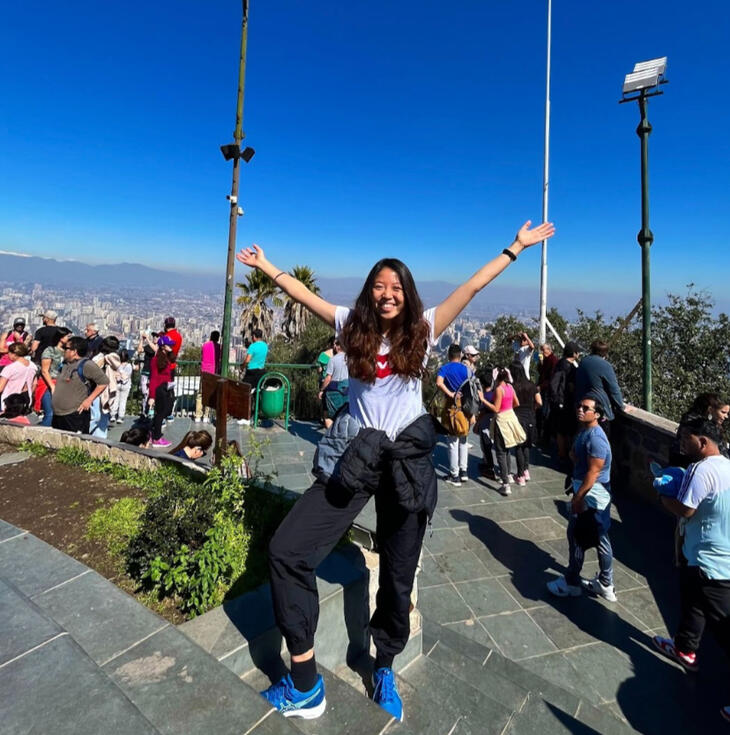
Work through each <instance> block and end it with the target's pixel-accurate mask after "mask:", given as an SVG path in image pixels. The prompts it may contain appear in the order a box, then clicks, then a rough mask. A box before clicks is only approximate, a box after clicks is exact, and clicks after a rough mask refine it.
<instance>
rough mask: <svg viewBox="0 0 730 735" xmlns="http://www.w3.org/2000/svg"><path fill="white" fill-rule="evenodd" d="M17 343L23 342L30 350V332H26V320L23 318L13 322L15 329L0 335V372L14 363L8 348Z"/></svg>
mask: <svg viewBox="0 0 730 735" xmlns="http://www.w3.org/2000/svg"><path fill="white" fill-rule="evenodd" d="M15 342H22V343H23V344H24V345H25V346H26V347H28V348H30V332H26V331H25V319H23V318H22V317H18V318H17V319H16V320H15V321H14V322H13V328H12V329H11V330H10V331H9V332H8V333H7V334H2V335H0V372H2V369H3V368H4V367H5V366H6V365H9V364H10V363H11V362H12V360H11V359H10V357H9V356H8V347H10V345H12V344H14V343H15Z"/></svg>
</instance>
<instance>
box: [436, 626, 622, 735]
mask: <svg viewBox="0 0 730 735" xmlns="http://www.w3.org/2000/svg"><path fill="white" fill-rule="evenodd" d="M423 643H424V651H425V652H426V653H427V656H428V657H429V658H431V659H433V660H434V661H436V663H438V664H439V665H440V666H441V667H442V668H444V669H445V670H446V671H448V672H449V674H451V675H452V676H453V677H455V678H457V679H459V680H462V681H465V682H467V683H469V684H470V685H471V686H472V687H474V688H475V689H478V690H479V691H480V692H482V694H483V695H485V696H488V697H492V698H493V699H496V701H498V702H501V703H502V704H504V705H505V706H508V707H511V708H512V709H513V710H514V711H515V713H516V714H515V717H517V714H518V713H520V712H522V711H523V710H524V709H525V706H527V705H528V703H529V702H530V701H532V702H534V701H535V700H536V699H539V700H540V701H542V702H543V705H538V704H534V703H533V704H530V705H529V706H530V707H535V708H536V709H537V713H536V717H537V715H540V716H543V715H544V714H545V712H552V713H555V712H557V713H559V714H557V715H551V717H552V719H557V720H559V721H562V722H566V723H568V725H567V727H568V730H566V731H567V732H586V733H587V732H590V730H581V729H580V727H581V726H580V725H579V723H589V724H590V727H592V728H593V729H594V731H595V732H600V733H603V732H605V733H624V732H629V731H630V730H627V729H626V726H625V725H624V724H623V723H622V722H621V721H620V720H619V719H618V718H617V717H616V716H614V714H613V713H612V712H610V711H609V710H601V709H598V708H597V707H594V706H593V705H591V704H589V703H588V702H587V701H586V700H585V699H582V698H581V697H580V696H578V694H577V693H575V692H573V691H569V690H568V689H566V688H563V687H561V686H558V685H557V684H556V683H554V682H550V681H548V680H546V679H544V678H542V677H541V676H540V675H538V674H537V673H536V672H535V671H534V670H528V669H527V668H525V666H523V665H522V664H521V663H520V664H518V663H516V662H514V661H511V660H510V659H508V658H505V657H504V656H502V655H501V654H500V653H498V652H497V651H494V650H492V649H490V648H489V647H488V646H485V645H482V644H480V643H478V642H477V641H475V640H473V639H471V638H467V637H466V636H464V635H461V634H460V633H458V632H456V631H454V630H452V629H450V628H446V627H444V626H440V625H437V624H434V623H432V622H429V621H424V624H423ZM538 660H539V659H538ZM526 663H528V664H529V662H526ZM573 673H574V672H573ZM570 679H571V677H569V679H568V680H570ZM591 691H592V690H591ZM596 696H597V695H596ZM525 719H526V720H527V722H528V723H529V717H526V718H525ZM546 719H549V718H547V716H546ZM511 722H514V718H513V720H511ZM524 726H525V727H526V726H527V725H524ZM519 727H523V725H519ZM571 727H572V728H574V729H573V730H571V729H570V728H571ZM617 728H618V729H617ZM507 732H509V730H507ZM516 732H523V730H517V731H516ZM524 732H531V733H537V732H542V730H540V729H533V730H524ZM546 732H552V730H550V729H548V730H546ZM555 732H563V730H555Z"/></svg>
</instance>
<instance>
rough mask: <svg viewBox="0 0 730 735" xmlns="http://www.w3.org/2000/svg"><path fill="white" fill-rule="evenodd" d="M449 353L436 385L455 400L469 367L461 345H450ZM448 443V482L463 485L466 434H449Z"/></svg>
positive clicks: (457, 485)
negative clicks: (462, 358)
mask: <svg viewBox="0 0 730 735" xmlns="http://www.w3.org/2000/svg"><path fill="white" fill-rule="evenodd" d="M448 355H449V361H448V362H447V363H446V364H445V365H442V366H441V367H440V368H439V371H438V374H437V376H436V387H437V388H438V389H439V390H440V391H441V392H442V393H444V394H445V395H446V398H447V400H449V401H453V400H454V397H455V396H456V394H457V393H458V392H459V388H460V387H461V385H462V384H463V382H464V381H465V380H466V379H467V378H468V377H469V368H468V367H467V366H466V365H464V364H463V363H462V362H461V347H459V345H449V352H448ZM446 444H447V445H448V448H449V476H448V477H447V478H446V482H448V483H449V484H450V485H454V486H455V487H461V483H462V482H466V481H467V480H468V479H469V477H468V475H467V472H466V470H467V461H468V459H469V447H467V445H466V436H448V437H446Z"/></svg>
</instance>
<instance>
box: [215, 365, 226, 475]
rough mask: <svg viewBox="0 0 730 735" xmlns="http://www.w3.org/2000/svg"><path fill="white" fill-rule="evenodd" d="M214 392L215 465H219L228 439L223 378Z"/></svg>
mask: <svg viewBox="0 0 730 735" xmlns="http://www.w3.org/2000/svg"><path fill="white" fill-rule="evenodd" d="M217 382H218V385H217V390H216V392H215V397H216V402H215V464H216V465H220V463H221V459H222V458H223V455H224V454H225V452H226V447H227V445H228V441H227V439H228V437H227V435H226V425H227V423H228V381H227V380H226V379H225V378H219V379H218V381H217Z"/></svg>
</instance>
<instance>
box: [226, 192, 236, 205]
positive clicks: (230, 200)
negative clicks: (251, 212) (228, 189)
mask: <svg viewBox="0 0 730 735" xmlns="http://www.w3.org/2000/svg"><path fill="white" fill-rule="evenodd" d="M226 199H228V201H229V202H230V203H231V204H238V197H237V196H234V195H233V194H226Z"/></svg>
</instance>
